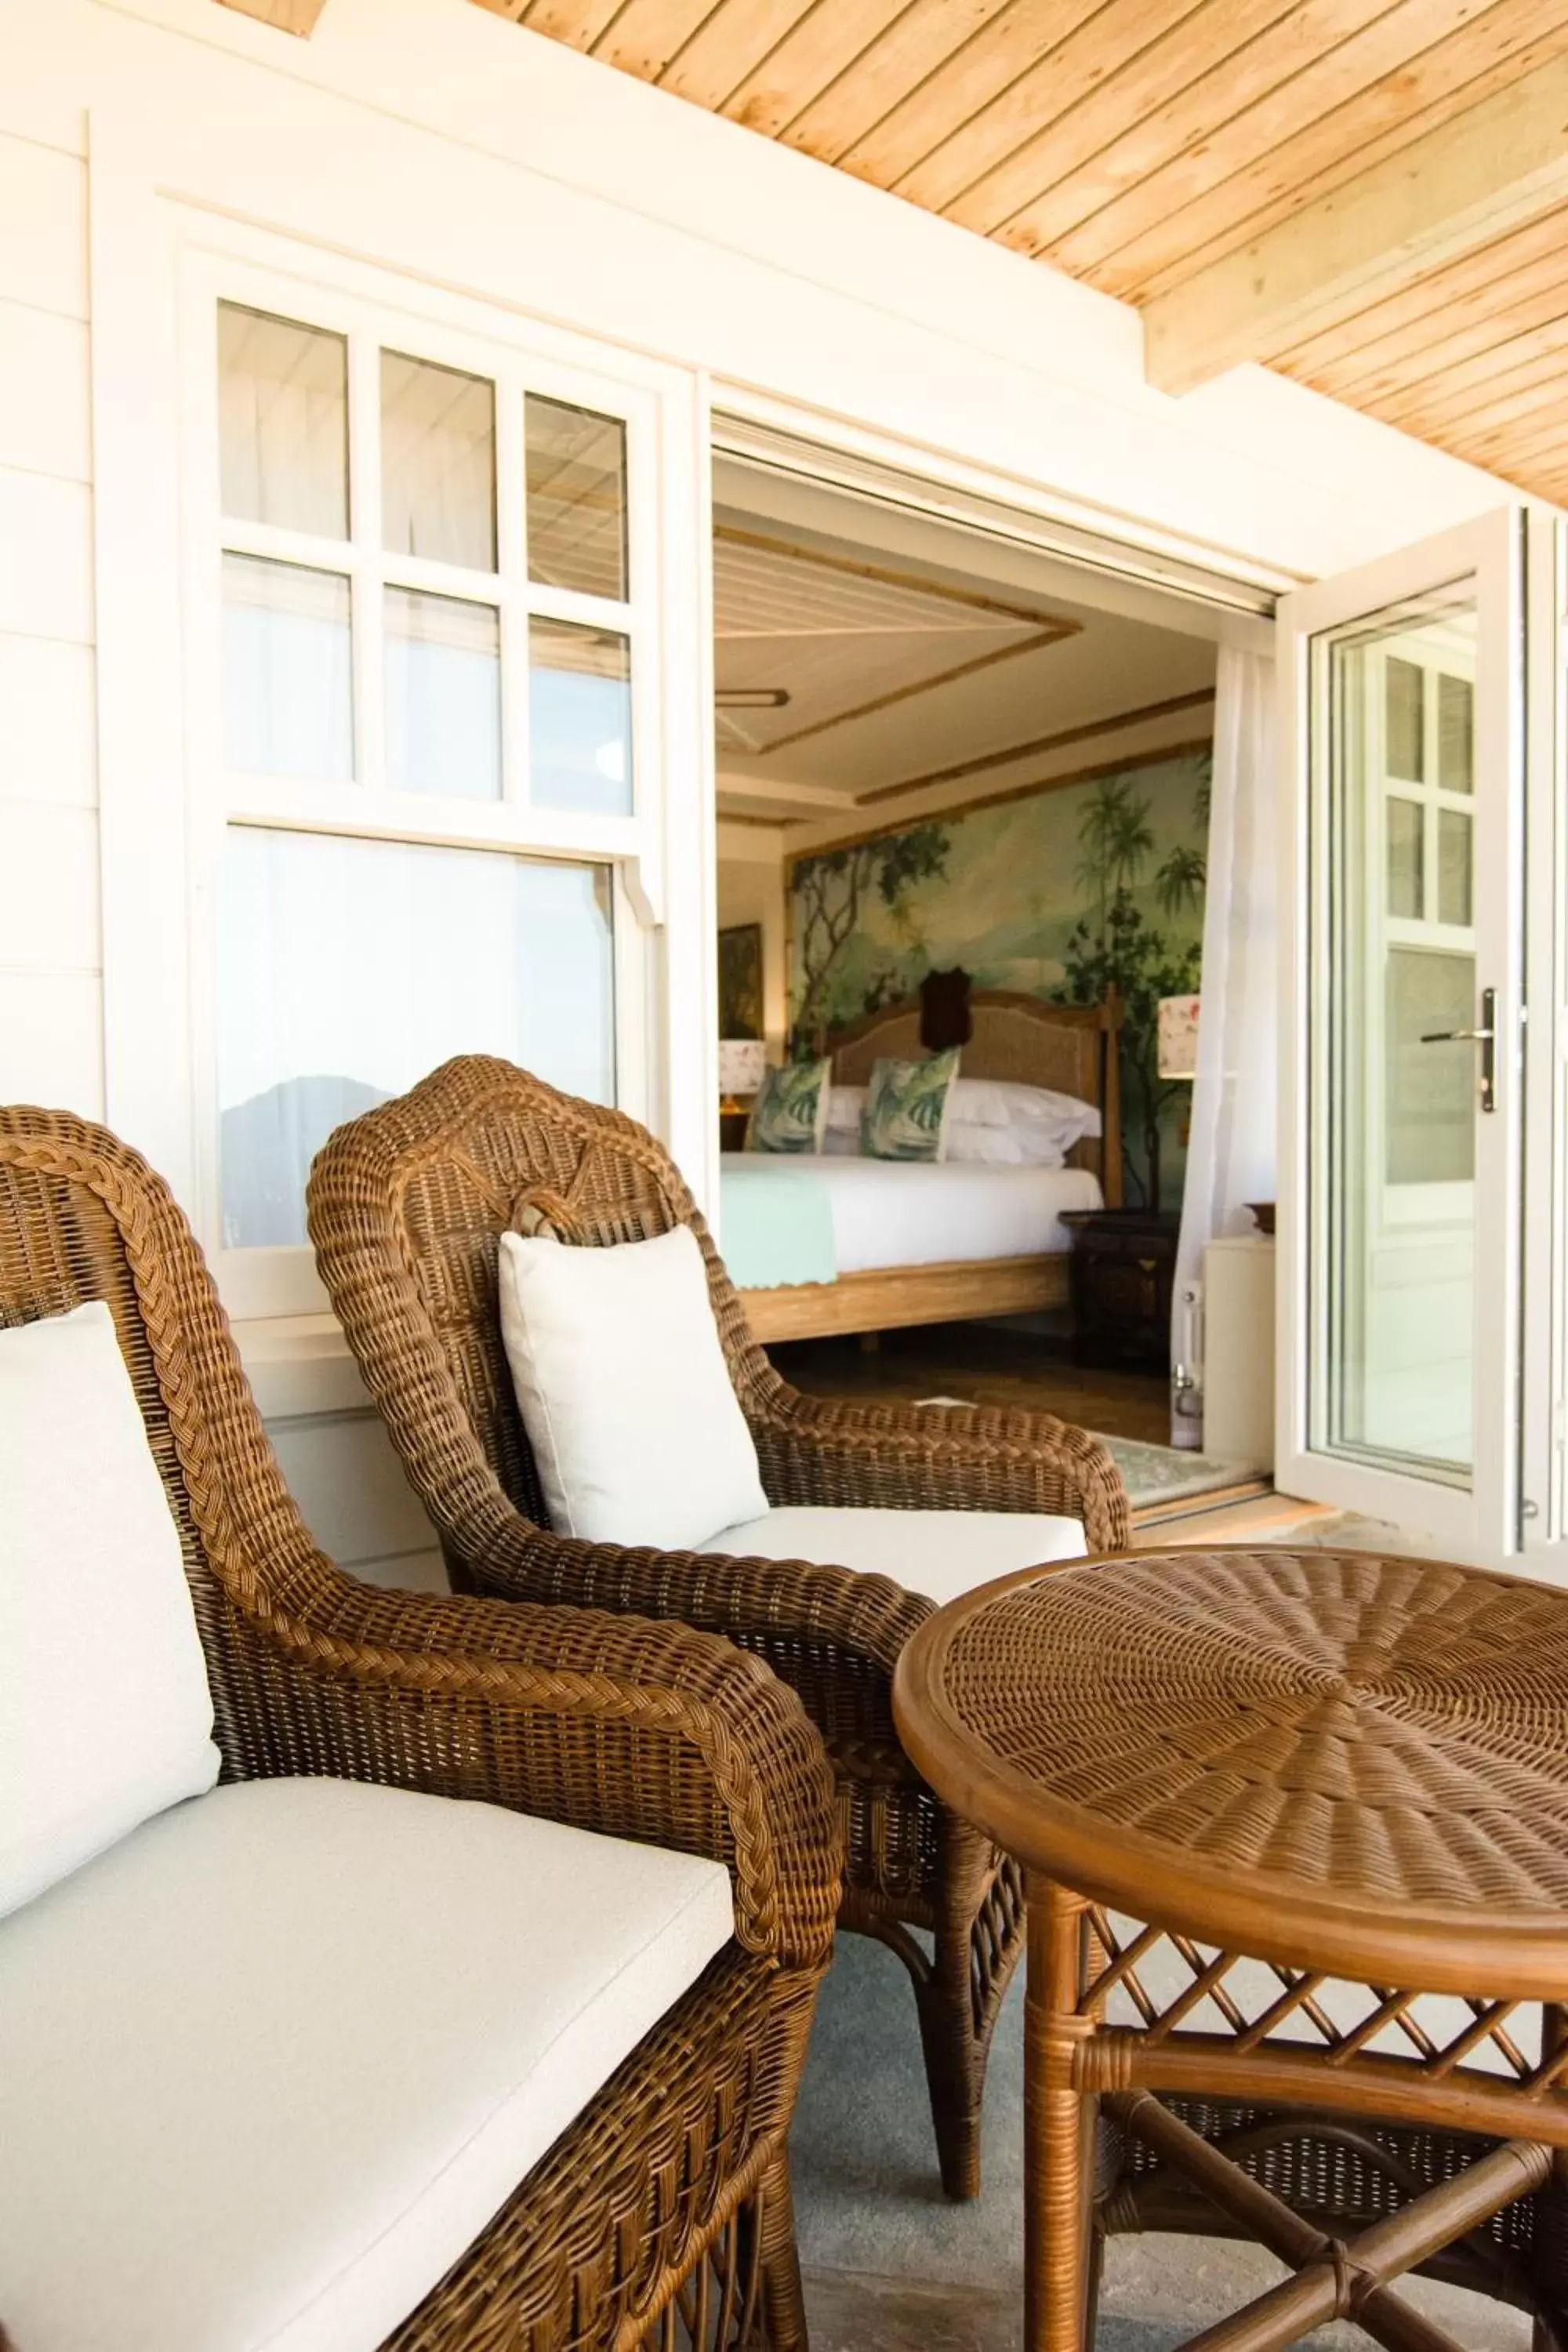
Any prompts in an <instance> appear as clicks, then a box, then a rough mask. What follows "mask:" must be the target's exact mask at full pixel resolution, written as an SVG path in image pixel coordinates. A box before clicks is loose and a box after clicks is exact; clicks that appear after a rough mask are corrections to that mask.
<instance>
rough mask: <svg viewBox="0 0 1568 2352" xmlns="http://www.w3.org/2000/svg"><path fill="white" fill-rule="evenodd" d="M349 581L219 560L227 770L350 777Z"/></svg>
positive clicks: (287, 566) (245, 560) (287, 567)
mask: <svg viewBox="0 0 1568 2352" xmlns="http://www.w3.org/2000/svg"><path fill="white" fill-rule="evenodd" d="M349 644H350V636H349V583H348V582H347V581H346V580H345V579H343V578H342V575H341V574H340V573H338V572H312V571H309V570H308V569H307V568H306V567H305V566H304V565H303V564H300V563H264V562H261V561H260V560H259V559H258V558H257V557H255V556H251V555H226V556H225V557H224V559H223V696H224V756H225V760H226V764H227V766H228V768H229V770H230V771H231V772H233V773H236V774H239V775H248V776H303V777H306V778H310V779H311V780H313V781H315V782H321V783H341V782H344V781H345V780H347V779H349V778H351V777H352V776H353V772H354V761H353V687H352V684H351V682H350V667H349Z"/></svg>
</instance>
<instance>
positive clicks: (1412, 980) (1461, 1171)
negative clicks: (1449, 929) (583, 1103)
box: [1384, 948, 1476, 1184]
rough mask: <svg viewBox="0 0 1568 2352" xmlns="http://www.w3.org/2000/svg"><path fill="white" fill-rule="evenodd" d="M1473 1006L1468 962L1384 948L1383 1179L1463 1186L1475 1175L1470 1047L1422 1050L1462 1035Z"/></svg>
mask: <svg viewBox="0 0 1568 2352" xmlns="http://www.w3.org/2000/svg"><path fill="white" fill-rule="evenodd" d="M1475 1007H1476V960H1475V958H1474V956H1468V955H1429V954H1427V953H1426V951H1425V950H1422V949H1420V948H1391V949H1390V950H1389V954H1388V979H1387V1003H1386V1010H1385V1016H1384V1030H1385V1036H1386V1040H1387V1043H1386V1054H1387V1066H1386V1069H1385V1072H1384V1089H1385V1098H1386V1103H1387V1111H1386V1117H1387V1122H1388V1124H1387V1128H1386V1131H1385V1135H1384V1150H1385V1153H1386V1155H1387V1156H1386V1163H1385V1170H1384V1174H1385V1181H1387V1182H1388V1183H1390V1184H1460V1183H1468V1181H1469V1180H1470V1178H1471V1177H1472V1176H1473V1175H1474V1174H1475V1172H1476V1059H1475V1048H1474V1047H1473V1046H1472V1045H1466V1044H1464V1043H1463V1042H1462V1041H1461V1042H1459V1043H1456V1044H1453V1045H1423V1044H1422V1042H1421V1041H1422V1039H1423V1038H1424V1037H1428V1036H1430V1035H1432V1034H1433V1033H1434V1032H1435V1031H1436V1030H1439V1029H1465V1028H1468V1026H1469V1024H1470V1023H1471V1021H1472V1019H1473V1018H1474V1015H1475Z"/></svg>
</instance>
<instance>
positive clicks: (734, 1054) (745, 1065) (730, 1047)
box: [719, 1037, 768, 1110]
mask: <svg viewBox="0 0 1568 2352" xmlns="http://www.w3.org/2000/svg"><path fill="white" fill-rule="evenodd" d="M767 1066H768V1049H767V1046H766V1045H764V1044H763V1040H762V1038H760V1037H721V1038H720V1040H719V1093H720V1097H721V1108H722V1109H724V1110H739V1109H740V1108H741V1106H740V1104H739V1103H738V1102H737V1101H736V1099H735V1097H737V1095H754V1094H755V1093H756V1091H757V1088H758V1087H760V1086H761V1085H762V1083H763V1071H764V1070H765V1069H766V1068H767Z"/></svg>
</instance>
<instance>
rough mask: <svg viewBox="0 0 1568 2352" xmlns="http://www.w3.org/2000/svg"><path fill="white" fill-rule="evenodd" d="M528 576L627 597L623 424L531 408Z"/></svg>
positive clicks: (566, 410)
mask: <svg viewBox="0 0 1568 2352" xmlns="http://www.w3.org/2000/svg"><path fill="white" fill-rule="evenodd" d="M524 418H525V422H524V436H525V439H526V443H527V451H528V460H527V462H528V576H529V578H530V579H531V580H540V581H543V582H545V583H547V584H548V585H549V586H550V587H552V588H574V589H576V590H578V591H579V592H580V593H582V594H584V595H587V596H613V597H615V598H616V600H617V602H623V603H624V601H625V599H626V426H625V425H623V424H622V422H621V420H620V418H619V417H618V416H600V415H595V411H594V410H593V409H591V408H573V407H570V406H568V405H567V404H566V403H565V402H563V401H559V400H543V399H541V398H540V396H539V395H538V394H536V393H530V394H529V395H528V398H527V401H526V403H525V404H524Z"/></svg>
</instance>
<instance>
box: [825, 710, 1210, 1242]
mask: <svg viewBox="0 0 1568 2352" xmlns="http://www.w3.org/2000/svg"><path fill="white" fill-rule="evenodd" d="M1211 765H1212V762H1211V755H1210V753H1209V751H1207V749H1205V748H1203V747H1197V748H1188V749H1186V750H1184V751H1174V752H1167V753H1163V754H1162V755H1161V756H1160V757H1159V758H1157V759H1150V760H1147V761H1142V762H1141V763H1139V764H1137V765H1129V766H1126V767H1119V768H1110V769H1102V770H1100V771H1097V772H1094V773H1092V774H1090V775H1087V776H1081V777H1079V779H1078V780H1077V781H1076V782H1071V783H1056V784H1047V785H1042V787H1041V788H1040V790H1039V791H1038V792H1035V793H1028V794H1027V795H1026V796H1023V797H1020V798H1018V799H1016V800H1008V801H1003V802H997V803H993V804H992V805H991V806H990V807H988V808H976V809H971V810H961V811H959V812H958V813H956V814H953V815H952V816H947V817H942V818H940V819H939V818H931V819H927V820H925V821H922V822H921V823H920V824H913V825H908V826H906V827H905V828H904V829H903V830H902V831H901V832H897V833H887V834H881V835H878V836H877V837H876V838H875V839H874V840H871V841H862V842H855V843H850V844H847V845H845V846H843V847H841V848H833V849H824V850H818V851H816V852H815V853H813V854H811V855H809V856H803V857H797V858H796V859H795V861H794V862H793V865H792V866H791V868H790V874H789V884H788V887H789V895H790V919H791V920H790V956H791V970H790V1003H791V1015H792V1024H793V1035H794V1038H795V1046H796V1050H797V1051H798V1052H802V1053H805V1052H809V1051H811V1050H813V1048H814V1045H816V1041H818V1040H819V1039H820V1038H822V1037H823V1036H824V1035H825V1034H827V1035H830V1034H831V1033H832V1032H833V1031H834V1030H835V1029H837V1028H840V1027H842V1026H843V1025H844V1024H847V1023H848V1022H851V1021H858V1020H859V1019H860V1018H861V1016H862V1015H863V1014H864V1013H875V1012H878V1011H879V1010H880V1009H881V1007H882V1006H883V1005H886V1004H896V1003H899V1002H900V1000H901V999H902V998H904V997H907V996H909V995H910V994H912V993H913V992H914V991H915V990H916V989H917V988H918V987H919V986H920V983H921V981H922V980H923V979H924V977H925V975H926V973H927V972H928V971H945V970H946V969H947V968H948V967H949V966H950V965H952V964H962V965H963V969H964V970H965V971H967V972H969V973H970V974H971V976H972V978H973V982H974V984H975V986H976V987H977V988H1013V989H1019V990H1022V991H1023V992H1026V994H1029V995H1034V996H1043V997H1047V998H1049V999H1051V1000H1052V1001H1054V1002H1056V1003H1063V1004H1091V1003H1099V1002H1100V999H1101V998H1103V997H1104V996H1105V994H1106V992H1107V991H1108V990H1109V989H1110V988H1111V987H1115V988H1116V989H1117V990H1118V992H1120V994H1121V1000H1122V1004H1123V1007H1124V1021H1123V1027H1122V1032H1121V1089H1122V1106H1123V1115H1124V1120H1125V1129H1126V1156H1127V1179H1128V1185H1127V1197H1128V1199H1129V1200H1130V1201H1135V1202H1150V1203H1152V1204H1154V1205H1160V1204H1163V1205H1164V1206H1165V1207H1167V1208H1168V1207H1172V1206H1173V1205H1174V1204H1175V1202H1177V1201H1178V1200H1179V1199H1180V1180H1181V1173H1182V1161H1183V1160H1184V1150H1183V1145H1182V1138H1183V1134H1184V1128H1185V1119H1186V1111H1187V1108H1188V1104H1189V1101H1190V1097H1191V1090H1190V1088H1189V1087H1186V1086H1184V1085H1182V1084H1179V1083H1178V1084H1171V1083H1167V1082H1164V1081H1163V1080H1162V1079H1161V1078H1160V1076H1159V1069H1158V1060H1157V1050H1156V1035H1155V1029H1156V1014H1155V1008H1156V1007H1157V1005H1158V1003H1159V1000H1160V999H1161V997H1162V996H1183V995H1186V994H1189V993H1190V992H1194V991H1195V990H1196V989H1197V988H1198V986H1199V966H1200V962H1201V956H1202V944H1203V922H1204V884H1205V856H1206V848H1207V841H1208V814H1209V779H1210V773H1211Z"/></svg>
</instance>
